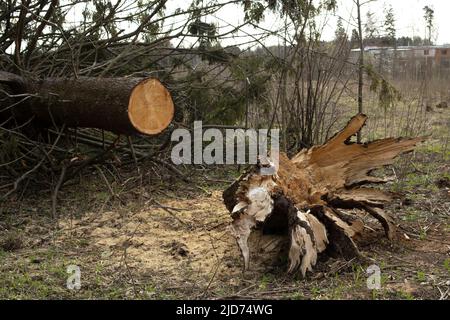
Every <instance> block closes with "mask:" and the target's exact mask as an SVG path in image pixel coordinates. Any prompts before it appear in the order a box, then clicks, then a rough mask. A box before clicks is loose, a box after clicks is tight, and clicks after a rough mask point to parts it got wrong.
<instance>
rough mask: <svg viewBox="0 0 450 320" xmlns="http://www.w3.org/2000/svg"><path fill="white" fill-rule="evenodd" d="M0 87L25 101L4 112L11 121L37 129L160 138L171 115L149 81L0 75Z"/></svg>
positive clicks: (160, 89) (166, 97)
mask: <svg viewBox="0 0 450 320" xmlns="http://www.w3.org/2000/svg"><path fill="white" fill-rule="evenodd" d="M0 83H3V84H7V85H9V86H10V88H11V92H12V93H14V94H15V95H18V94H25V93H28V94H30V95H31V98H30V99H28V100H27V101H26V103H21V104H19V105H18V106H17V107H14V108H11V110H10V112H11V113H12V114H13V115H14V117H15V118H17V119H30V118H31V117H34V121H36V123H39V124H40V125H42V126H53V125H62V124H66V126H68V127H87V128H99V129H105V130H108V131H112V132H116V133H124V134H147V135H154V134H158V133H160V132H162V131H163V130H164V129H165V128H166V127H167V126H168V125H169V124H170V122H171V121H172V118H173V115H174V104H173V101H172V98H171V95H170V93H169V91H168V90H167V89H166V88H165V87H164V86H163V85H162V84H161V83H160V82H159V80H157V79H153V78H146V79H143V78H89V77H80V78H78V79H66V78H47V79H43V80H38V81H33V80H25V79H22V78H20V77H18V76H15V75H11V74H8V73H4V72H2V73H0ZM5 107H7V106H5ZM1 109H3V107H2V108H1Z"/></svg>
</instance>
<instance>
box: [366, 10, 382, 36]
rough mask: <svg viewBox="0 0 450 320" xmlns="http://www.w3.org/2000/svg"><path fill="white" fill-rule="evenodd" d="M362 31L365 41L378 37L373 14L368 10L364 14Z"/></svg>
mask: <svg viewBox="0 0 450 320" xmlns="http://www.w3.org/2000/svg"><path fill="white" fill-rule="evenodd" d="M364 33H365V34H366V37H365V38H366V41H367V42H369V43H370V42H373V41H374V40H375V39H376V38H378V36H379V35H378V31H377V27H376V22H375V20H374V14H373V13H372V12H370V11H368V12H367V14H366V24H365V26H364Z"/></svg>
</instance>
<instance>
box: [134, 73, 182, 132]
mask: <svg viewBox="0 0 450 320" xmlns="http://www.w3.org/2000/svg"><path fill="white" fill-rule="evenodd" d="M173 115H174V105H173V101H172V97H171V95H170V93H169V91H168V90H167V89H166V88H165V87H164V86H163V85H162V84H161V82H159V80H157V79H146V80H144V81H142V82H140V83H138V84H137V85H136V86H135V87H134V89H133V91H132V92H131V95H130V101H129V104H128V116H129V118H130V122H131V124H132V125H133V126H134V127H135V128H136V130H137V131H139V132H141V133H143V134H149V135H154V134H158V133H160V132H161V131H163V130H164V129H165V128H167V126H168V125H169V124H170V122H171V121H172V119H173Z"/></svg>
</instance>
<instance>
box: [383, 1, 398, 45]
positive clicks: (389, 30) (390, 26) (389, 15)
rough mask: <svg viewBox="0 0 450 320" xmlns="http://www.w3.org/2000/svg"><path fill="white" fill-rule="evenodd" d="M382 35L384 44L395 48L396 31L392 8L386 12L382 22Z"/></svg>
mask: <svg viewBox="0 0 450 320" xmlns="http://www.w3.org/2000/svg"><path fill="white" fill-rule="evenodd" d="M384 33H385V37H386V42H387V44H388V45H390V46H394V47H395V46H396V39H397V30H396V28H395V15H394V9H393V8H392V6H389V8H388V9H387V10H386V17H385V21H384Z"/></svg>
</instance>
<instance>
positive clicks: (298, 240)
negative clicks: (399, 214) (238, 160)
mask: <svg viewBox="0 0 450 320" xmlns="http://www.w3.org/2000/svg"><path fill="white" fill-rule="evenodd" d="M366 120H367V117H366V116H365V115H363V114H359V115H357V116H355V117H353V118H352V119H351V120H350V122H349V123H348V124H347V126H346V127H345V128H344V129H343V130H342V131H340V132H339V133H337V134H336V135H335V136H334V137H333V138H331V139H330V140H329V141H328V142H326V143H325V144H323V145H321V146H314V147H312V148H310V149H307V150H302V151H301V152H300V153H298V154H297V155H295V156H294V157H293V158H292V159H289V158H288V157H287V156H286V155H285V154H283V153H281V154H280V159H279V168H278V170H277V171H276V174H274V175H262V174H261V170H260V169H261V166H260V165H255V166H253V167H251V168H250V169H249V170H247V171H246V172H245V173H244V174H243V175H241V176H240V177H239V178H238V179H237V180H236V181H235V182H234V183H233V184H232V185H231V186H230V187H229V188H228V189H227V190H225V191H224V193H223V199H224V202H225V205H226V207H227V209H228V210H229V211H230V212H231V216H232V219H233V222H232V225H231V228H230V229H231V231H232V232H233V235H234V236H235V238H236V240H237V244H238V246H239V248H240V250H241V253H242V256H243V259H244V269H248V267H249V263H250V258H251V259H252V261H256V260H258V263H260V262H264V264H267V263H269V264H275V263H283V262H285V261H286V258H287V260H288V272H291V273H292V272H295V271H298V270H300V271H301V273H302V274H303V275H305V274H306V271H307V270H309V271H312V267H313V266H314V265H315V264H316V262H317V259H318V255H319V254H320V253H328V254H329V255H334V256H335V255H339V256H342V257H344V258H346V259H351V258H353V257H358V256H360V254H359V251H358V248H357V246H356V244H355V238H356V237H357V236H358V235H360V234H361V233H362V232H363V230H364V223H363V221H362V219H361V218H360V217H359V216H357V215H355V214H353V213H351V212H349V211H348V209H360V210H363V211H365V212H367V213H368V214H370V215H372V216H373V217H374V218H376V219H377V220H378V221H379V222H380V223H381V225H382V226H383V228H384V230H385V233H386V236H387V237H388V238H389V239H391V240H392V239H393V238H394V235H395V224H394V221H393V219H392V218H391V216H390V215H389V214H388V213H386V212H385V211H384V210H383V207H384V205H385V204H386V203H388V202H389V201H391V195H390V194H389V193H388V192H384V191H382V190H379V189H376V188H372V187H364V185H366V184H373V183H385V182H387V181H388V180H387V179H381V178H377V177H374V176H372V175H371V174H370V173H371V171H373V170H374V169H377V168H380V167H382V166H385V165H389V164H392V163H393V161H394V159H395V158H396V157H397V156H398V155H400V154H402V153H406V152H410V151H412V150H413V149H414V147H415V146H416V145H417V144H418V143H420V142H422V141H423V140H424V138H413V139H404V138H398V139H395V138H388V139H382V140H377V141H373V142H370V143H365V144H359V143H352V142H351V141H350V139H351V137H352V136H354V135H355V134H356V133H358V132H359V131H360V130H361V128H362V127H363V126H364V124H365V122H366Z"/></svg>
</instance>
